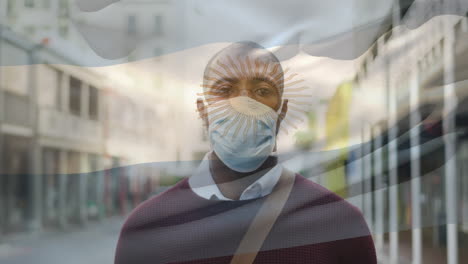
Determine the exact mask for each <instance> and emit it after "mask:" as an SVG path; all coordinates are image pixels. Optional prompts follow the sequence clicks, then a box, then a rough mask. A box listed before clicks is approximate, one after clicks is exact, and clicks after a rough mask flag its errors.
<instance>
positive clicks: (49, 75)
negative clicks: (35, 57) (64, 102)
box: [38, 65, 62, 110]
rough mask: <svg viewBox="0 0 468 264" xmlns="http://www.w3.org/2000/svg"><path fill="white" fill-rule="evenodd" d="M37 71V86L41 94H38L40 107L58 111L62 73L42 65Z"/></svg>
mask: <svg viewBox="0 0 468 264" xmlns="http://www.w3.org/2000/svg"><path fill="white" fill-rule="evenodd" d="M39 69H40V75H39V78H38V84H39V87H41V92H40V93H39V103H40V105H41V106H45V107H52V108H55V109H58V110H60V109H61V107H60V102H61V100H60V87H61V82H62V72H61V71H59V70H57V69H55V68H53V67H50V66H48V65H43V66H41V67H40V68H39Z"/></svg>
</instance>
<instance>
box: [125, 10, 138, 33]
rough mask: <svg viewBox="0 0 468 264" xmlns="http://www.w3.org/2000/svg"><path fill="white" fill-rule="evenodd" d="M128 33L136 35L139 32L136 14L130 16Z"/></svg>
mask: <svg viewBox="0 0 468 264" xmlns="http://www.w3.org/2000/svg"><path fill="white" fill-rule="evenodd" d="M127 33H128V34H130V35H134V34H136V33H137V18H136V16H135V15H130V16H128V19H127Z"/></svg>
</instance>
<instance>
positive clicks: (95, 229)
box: [0, 217, 124, 264]
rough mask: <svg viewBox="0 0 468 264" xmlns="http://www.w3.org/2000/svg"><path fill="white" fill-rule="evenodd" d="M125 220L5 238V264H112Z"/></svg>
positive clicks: (0, 255) (1, 259)
mask: <svg viewBox="0 0 468 264" xmlns="http://www.w3.org/2000/svg"><path fill="white" fill-rule="evenodd" d="M123 221H124V218H123V217H112V218H109V219H105V220H103V221H102V222H94V223H93V222H90V223H89V224H88V225H87V226H86V227H83V228H76V229H73V230H70V231H49V232H43V233H39V234H21V235H16V236H10V237H7V238H4V239H2V242H0V263H2V264H20V263H21V264H29V263H35V264H43V263H44V264H59V263H60V264H63V263H67V264H75V263H76V264H82V263H86V264H93V263H99V264H106V263H109V264H112V263H113V262H114V253H115V247H116V244H117V239H118V236H119V232H120V228H121V226H122V224H123Z"/></svg>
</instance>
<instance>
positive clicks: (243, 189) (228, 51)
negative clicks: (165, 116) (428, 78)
mask: <svg viewBox="0 0 468 264" xmlns="http://www.w3.org/2000/svg"><path fill="white" fill-rule="evenodd" d="M203 88H204V93H203V95H204V98H203V100H202V99H199V100H198V101H197V106H198V110H199V112H200V115H201V117H202V119H203V121H204V122H205V125H206V127H207V129H208V134H209V138H210V142H211V147H212V150H213V151H211V152H210V153H208V154H207V155H206V157H205V159H204V160H203V161H202V163H201V165H200V167H199V168H198V170H197V171H196V172H195V173H194V174H193V175H192V176H191V177H190V178H189V179H185V180H183V181H181V182H179V183H178V184H176V185H175V186H174V187H173V188H171V189H169V190H168V191H166V192H164V193H162V194H160V195H158V196H156V197H154V198H152V199H150V200H148V201H146V202H145V203H143V204H142V205H140V206H139V207H138V208H137V209H135V210H134V212H132V214H131V215H130V216H129V218H128V219H127V221H126V222H125V224H124V226H123V228H122V231H121V234H120V239H119V242H118V245H117V252H116V256H115V263H116V264H127V263H137V264H139V263H216V264H218V263H245V264H248V263H314V264H318V263H366V264H367V263H371V264H373V263H376V256H375V249H374V245H373V241H372V238H371V236H370V233H369V230H368V228H367V225H366V223H365V221H364V220H363V217H362V215H361V213H360V212H359V211H358V210H357V209H356V208H355V207H353V206H352V205H350V204H348V203H347V202H346V201H344V200H343V199H342V198H340V197H338V196H337V195H335V194H333V193H331V192H330V191H328V190H326V189H325V188H323V187H321V186H319V185H317V184H315V183H313V182H311V181H309V180H307V179H305V178H304V177H302V176H300V175H298V174H292V173H290V172H288V171H287V170H285V169H284V168H283V167H282V166H281V164H279V163H278V161H277V157H276V156H275V155H274V154H273V153H274V152H275V150H276V135H277V134H278V130H279V127H280V125H281V122H282V121H283V119H284V118H285V116H286V114H287V111H288V101H287V100H283V99H282V94H283V90H284V76H283V70H282V68H281V65H280V63H279V61H278V59H277V58H276V57H275V56H274V55H273V54H272V53H271V52H269V51H268V50H266V49H264V48H262V47H261V46H259V45H257V44H255V43H251V42H241V43H234V44H232V45H230V46H228V47H227V48H225V49H223V50H221V51H220V52H218V53H217V54H216V55H215V56H214V57H213V58H212V59H211V60H210V62H209V63H208V65H207V67H206V69H205V73H204V83H203ZM203 101H205V102H206V103H205V102H203Z"/></svg>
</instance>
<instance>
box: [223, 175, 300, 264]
mask: <svg viewBox="0 0 468 264" xmlns="http://www.w3.org/2000/svg"><path fill="white" fill-rule="evenodd" d="M294 179H295V174H294V173H293V172H291V171H289V170H287V169H286V168H283V173H282V174H281V177H280V180H279V182H278V184H276V186H275V188H274V189H273V191H272V192H271V194H269V195H268V197H267V198H266V200H265V202H264V203H263V204H262V206H261V207H260V210H259V211H258V213H257V215H256V216H255V218H254V219H253V221H252V224H251V225H250V226H249V228H248V229H247V232H246V233H245V235H244V237H243V238H242V240H241V242H240V244H239V247H238V248H237V250H236V253H235V254H234V257H233V259H232V260H231V264H251V263H253V262H254V260H255V257H256V256H257V254H258V251H259V250H260V248H261V247H262V245H263V242H264V241H265V239H266V237H267V236H268V233H269V232H270V230H271V228H272V227H273V224H274V223H275V222H276V219H277V218H278V216H279V215H280V213H281V211H282V209H283V207H284V204H285V203H286V201H287V200H288V197H289V194H290V192H291V189H292V187H293V185H294Z"/></svg>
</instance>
